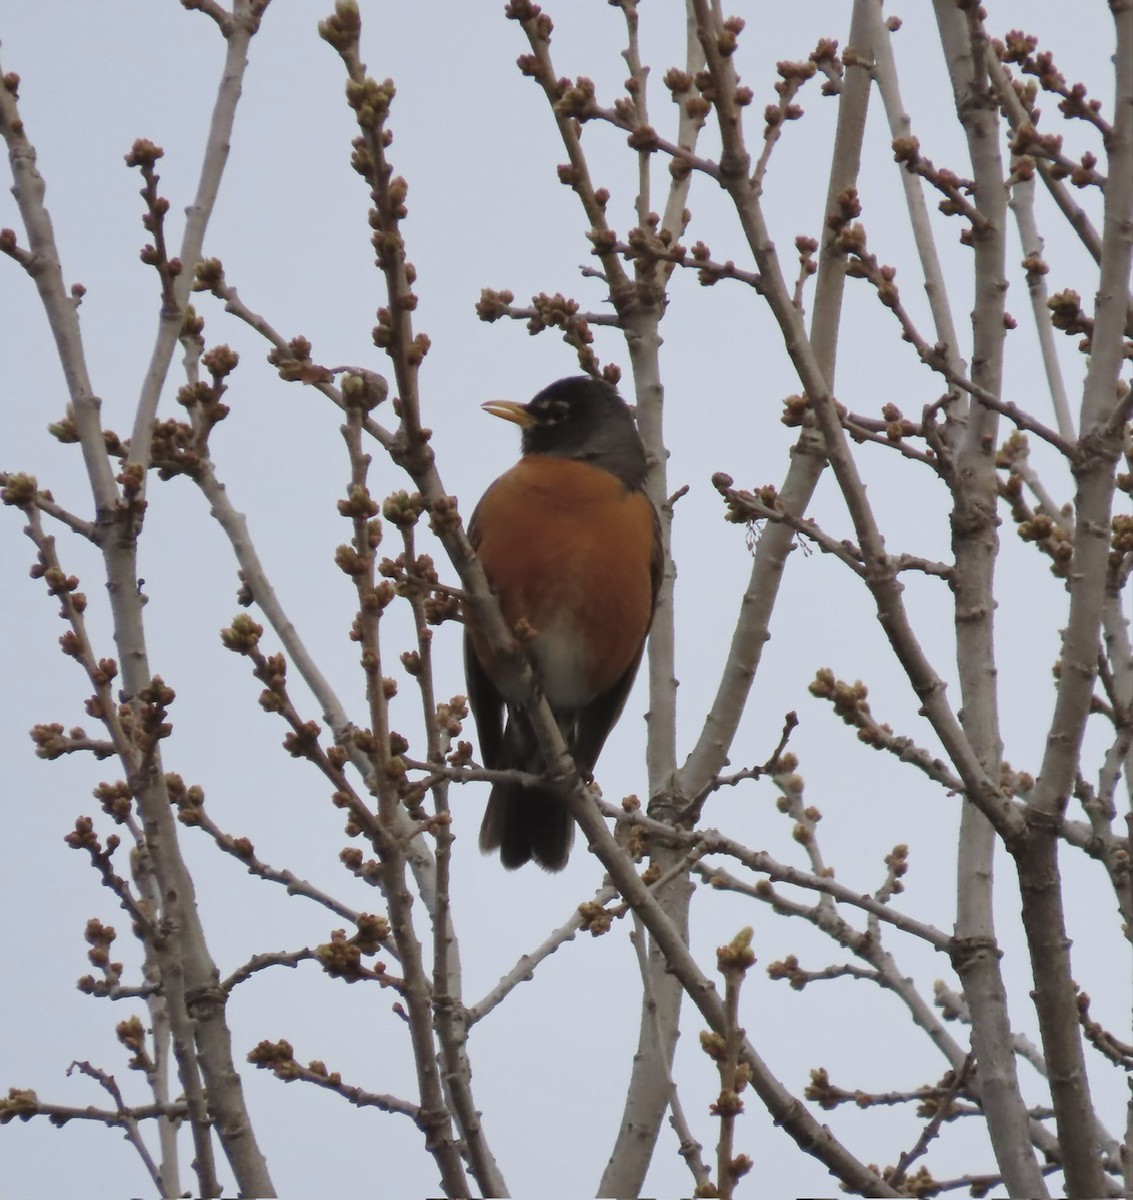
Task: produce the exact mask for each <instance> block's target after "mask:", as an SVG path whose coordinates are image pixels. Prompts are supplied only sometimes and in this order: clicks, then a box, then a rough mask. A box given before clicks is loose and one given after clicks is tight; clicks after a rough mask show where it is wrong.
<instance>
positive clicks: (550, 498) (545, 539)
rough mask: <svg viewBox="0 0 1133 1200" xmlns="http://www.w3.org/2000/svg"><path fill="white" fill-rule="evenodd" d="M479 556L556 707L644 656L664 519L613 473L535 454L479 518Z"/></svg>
mask: <svg viewBox="0 0 1133 1200" xmlns="http://www.w3.org/2000/svg"><path fill="white" fill-rule="evenodd" d="M475 533H476V540H477V552H478V554H479V556H480V560H481V562H483V564H484V570H485V571H486V572H487V575H488V578H489V580H491V583H492V586H493V587H494V588H495V590H496V592H497V594H498V595H499V597H500V605H501V607H502V608H503V613H504V617H505V619H506V620H507V622H508V623H509V624H510V625H512V626H514V625H515V624H516V623H517V622H518V621H519V620H520V619H525V620H526V621H527V622H528V623H529V624H530V625H531V626H532V627H533V628H534V629H535V630H536V631H537V636H536V637H535V639H534V640H533V642H532V643H531V647H530V649H531V652H532V654H533V657H534V659H535V662H536V665H537V667H538V669H539V672H540V675H541V676H542V683H543V688H544V691H545V692H546V694H547V698H548V700H550V702H551V704H552V706H559V707H569V708H573V707H577V706H579V705H581V704H584V703H586V702H587V701H588V700H590V699H591V698H593V697H594V696H595V695H597V694H598V693H599V692H602V691H605V690H606V689H607V688H609V687H611V686H612V685H613V684H614V683H615V682H616V681H617V680H618V679H620V678H621V676H622V675H623V674H624V673H625V672H626V670H627V669H628V668H629V666H630V665H631V663H632V662H633V661H634V659H635V658H636V657H637V654H638V651H639V650H640V648H641V644H642V642H643V641H644V639H645V635H646V633H647V632H648V630H649V622H650V619H651V617H652V611H653V582H652V567H651V563H652V557H653V540H654V516H653V510H652V506H651V505H650V502H649V500H648V499H647V498H646V497H645V496H644V495H643V494H642V493H641V492H633V491H629V490H627V489H626V488H625V487H624V486H623V485H622V483H621V482H620V481H619V480H618V479H616V478H615V477H614V476H613V475H611V474H610V473H609V472H608V471H603V470H600V469H599V468H597V467H591V466H588V465H586V464H585V463H579V462H574V461H572V460H570V459H561V458H554V457H550V456H532V457H530V458H525V459H523V460H521V461H520V462H519V463H517V464H516V466H514V467H513V468H512V469H511V470H510V471H508V472H507V473H506V474H504V475H502V476H501V477H500V478H499V479H498V480H497V481H496V482H495V483H494V484H493V485H492V486H491V487H490V488H489V489H488V491H487V492H486V493H485V495H484V498H483V499H482V500H481V501H480V505H479V507H478V509H477V511H476V516H475Z"/></svg>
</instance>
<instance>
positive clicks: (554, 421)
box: [547, 400, 570, 425]
mask: <svg viewBox="0 0 1133 1200" xmlns="http://www.w3.org/2000/svg"><path fill="white" fill-rule="evenodd" d="M569 416H570V404H569V403H568V402H567V401H566V400H555V401H554V402H553V403H552V404H551V406H550V407H549V408H548V409H547V423H548V424H549V425H558V424H559V423H560V422H562V421H565V420H566V419H567V417H569Z"/></svg>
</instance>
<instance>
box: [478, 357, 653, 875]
mask: <svg viewBox="0 0 1133 1200" xmlns="http://www.w3.org/2000/svg"><path fill="white" fill-rule="evenodd" d="M481 407H482V408H483V409H484V410H485V411H486V412H488V413H490V414H491V415H492V416H496V417H501V418H503V419H504V420H505V421H511V422H513V423H515V424H516V425H519V426H520V429H521V430H522V434H521V451H522V457H521V458H520V460H519V462H518V463H516V465H515V466H514V467H512V468H511V469H510V470H509V471H506V472H504V474H503V475H501V476H500V477H499V478H498V479H497V480H496V481H495V482H494V483H492V484H491V485H490V486H489V487H488V489H487V491H486V492H485V493H484V495H483V497H482V498H481V500H480V502H479V504H477V506H476V509H475V511H474V512H473V514H472V519H471V520H470V522H469V526H468V533H469V540H470V541H471V543H472V545H473V547H474V548H475V550H476V553H477V555H478V557H479V559H480V562H481V563H482V565H483V568H484V572H485V574H486V575H487V578H488V581H489V583H490V584H491V586H492V588H493V590H494V591H495V593H496V595H497V596H498V598H499V603H500V608H501V610H502V612H503V616H504V620H505V621H506V622H507V624H508V626H509V628H511V629H513V630H516V629H518V630H520V631H521V634H522V637H523V640H524V642H525V645H526V649H527V651H528V654H529V657H530V661H531V664H532V667H533V668H534V672H535V675H536V679H537V682H538V686H539V689H540V691H541V693H542V695H543V696H544V697H546V699H547V702H548V703H549V705H550V707H551V711H552V713H553V714H554V716H555V720H556V721H557V723H558V726H559V729H560V730H561V732H562V735H563V739H564V741H565V742H566V745H567V749H568V750H569V751H570V754H571V756H572V758H573V759H574V762H575V764H576V766H577V767H578V769H579V770H580V771H581V772H582V773H583V774H584V776H585V777H586V778H592V777H593V771H594V766H595V763H596V762H597V760H598V755H599V753H600V752H601V750H602V747H603V745H604V744H605V741H606V739H607V737H608V736H609V734H610V730H611V729H612V728H613V727H614V724H615V722H616V721H617V719H618V717H619V716H620V715H621V712H622V708H623V707H624V705H625V702H626V698H627V696H628V695H629V691H630V688H631V686H632V685H633V680H634V676H635V675H636V674H637V668H638V666H639V664H640V662H641V657H642V653H643V651H644V649H645V641H646V637H647V635H648V633H649V627H650V625H651V624H652V621H653V613H654V610H655V608H656V605H657V593H658V590H659V589H660V586H661V577H662V573H663V570H664V552H663V548H662V541H661V525H660V521H659V519H658V516H657V510H656V508H655V507H654V505H653V503H652V501H651V500H650V499H649V497H648V496H647V495H646V493H645V490H644V488H645V477H646V473H647V469H648V465H647V460H646V455H645V448H644V446H643V445H642V441H641V437H640V435H639V434H638V431H637V426H636V424H635V422H634V418H633V414H632V412H631V411H630V408H629V406H628V405H627V404H626V403H625V401H624V400H623V399H622V398H621V396H619V395H618V392H617V390H616V389H615V388H614V387H613V386H612V385H611V384H609V383H607V382H605V381H604V380H601V379H595V378H591V377H590V376H586V375H581V376H572V377H570V378H567V379H560V380H558V381H557V382H555V383H552V384H551V385H550V386H549V387H546V388H544V389H543V390H542V391H541V392H539V393H538V395H536V396H535V397H534V399H532V400H531V401H529V402H528V403H527V404H521V403H518V402H516V401H510V400H490V401H488V402H487V403H486V404H484V405H482V406H481ZM464 661H465V675H466V680H467V686H468V701H469V705H470V707H471V709H472V716H473V719H474V721H475V723H476V729H477V733H478V735H479V742H480V752H481V758H482V760H483V763H484V766H485V767H488V768H492V769H495V770H508V769H518V770H521V771H525V772H527V773H529V774H533V775H540V774H543V773H544V771H545V764H544V761H543V758H542V755H541V754H540V751H539V746H538V742H537V741H536V738H535V734H534V731H533V730H532V728H531V726H530V723H529V721H528V720H527V718H526V717H525V715H524V713H523V712H522V711H520V710H519V709H518V708H517V707H515V706H508V705H507V703H506V701H505V699H504V695H503V693H502V691H501V689H500V688H499V687H498V686H497V685H496V682H495V680H493V678H492V673H491V668H490V664H491V662H492V658H491V655H490V654H489V653H488V652H487V647H486V644H485V642H484V640H483V638H482V637H481V635H480V633H479V632H478V630H477V628H476V626H475V623H474V622H472V621H466V626H465V638H464ZM573 837H574V822H573V821H572V819H571V815H570V810H569V808H568V806H567V802H566V800H565V798H564V797H563V795H562V794H561V792H560V791H557V790H556V789H555V787H554V786H552V785H549V784H532V785H528V786H524V785H522V784H518V783H503V782H497V783H494V784H493V785H492V789H491V794H490V796H489V798H488V806H487V809H486V811H485V814H484V820H483V824H482V826H481V829H480V849H481V851H483V852H484V853H485V854H487V853H491V852H492V851H495V850H498V851H499V854H500V861H501V863H502V864H503V866H504V867H505V868H507V869H508V870H515V869H516V868H517V867H521V866H523V865H524V863H526V862H528V861H531V860H534V861H535V862H536V863H537V864H538V865H539V866H541V867H542V868H543V869H544V870H546V871H559V870H562V868H563V867H564V866H566V863H567V858H568V856H569V854H570V847H571V842H572V840H573Z"/></svg>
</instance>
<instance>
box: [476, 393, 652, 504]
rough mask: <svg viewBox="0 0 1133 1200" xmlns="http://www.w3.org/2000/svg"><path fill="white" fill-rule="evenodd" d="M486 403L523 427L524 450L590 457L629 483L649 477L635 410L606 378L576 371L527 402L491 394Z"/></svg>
mask: <svg viewBox="0 0 1133 1200" xmlns="http://www.w3.org/2000/svg"><path fill="white" fill-rule="evenodd" d="M484 408H486V409H487V410H488V412H490V413H492V415H493V416H497V417H503V418H504V419H505V420H508V421H514V422H515V423H516V424H517V425H519V426H521V427H522V429H523V440H522V443H521V444H522V447H523V453H524V454H525V455H526V454H550V455H554V456H555V457H558V458H573V459H577V460H578V461H579V462H587V463H590V464H592V465H593V466H596V467H601V468H602V469H603V470H606V471H609V472H610V473H611V474H612V475H616V476H617V477H618V478H619V479H620V480H621V481H622V482H623V483H624V484H625V485H626V486H627V487H631V488H639V487H641V486H642V484H644V482H645V473H646V464H645V449H644V447H643V446H642V444H641V438H640V436H639V435H638V432H637V426H636V425H635V424H634V421H633V414H632V413H631V412H630V410H629V406H628V405H627V404H626V402H625V401H624V400H623V399H622V398H621V396H619V395H618V393H617V392H616V391H615V389H614V388H613V387H612V386H611V385H610V384H608V383H605V382H604V381H603V380H600V379H592V378H591V377H590V376H589V375H575V376H572V377H571V378H569V379H560V380H558V381H557V382H556V383H552V384H551V386H550V387H546V388H544V389H543V390H542V391H541V392H540V393H539V394H538V395H537V396H536V397H535V398H534V399H533V400H531V401H529V402H528V403H527V404H516V403H514V402H512V401H508V400H491V401H489V402H488V403H487V404H485V405H484Z"/></svg>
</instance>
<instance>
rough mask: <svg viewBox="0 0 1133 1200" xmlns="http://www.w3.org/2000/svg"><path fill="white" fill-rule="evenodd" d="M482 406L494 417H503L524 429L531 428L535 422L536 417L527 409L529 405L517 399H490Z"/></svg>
mask: <svg viewBox="0 0 1133 1200" xmlns="http://www.w3.org/2000/svg"><path fill="white" fill-rule="evenodd" d="M480 407H481V408H482V409H483V410H484V411H485V412H488V413H491V414H492V416H493V417H503V419H504V420H505V421H511V422H512V423H513V424H515V425H520V426H522V427H523V428H524V429H530V428H531V426H532V425H534V424H535V418H534V417H533V416H532V415H531V414H530V413H529V412H528V411H527V406H526V405H524V404H519V403H518V402H517V401H515V400H489V401H488V402H487V404H481V405H480Z"/></svg>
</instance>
